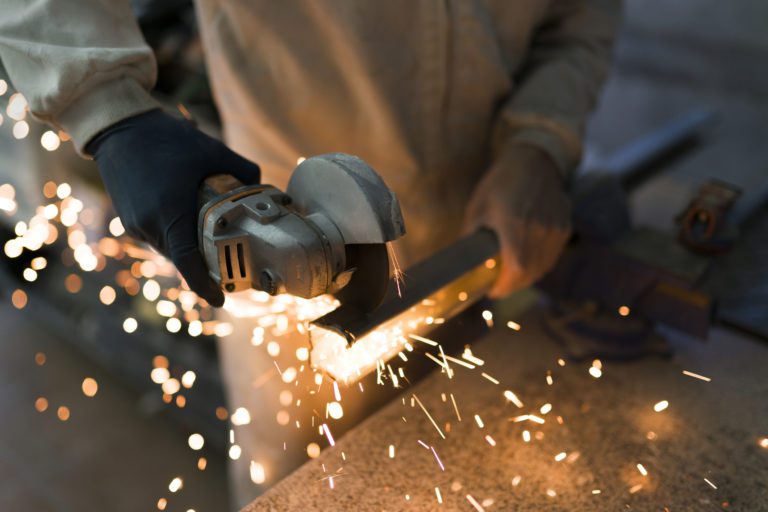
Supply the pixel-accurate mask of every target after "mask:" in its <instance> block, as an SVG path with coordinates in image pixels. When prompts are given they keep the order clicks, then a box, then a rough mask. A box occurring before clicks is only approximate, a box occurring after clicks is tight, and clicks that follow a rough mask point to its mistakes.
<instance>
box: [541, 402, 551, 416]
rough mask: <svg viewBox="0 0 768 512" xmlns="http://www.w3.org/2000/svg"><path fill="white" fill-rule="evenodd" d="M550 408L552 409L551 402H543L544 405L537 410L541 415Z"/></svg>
mask: <svg viewBox="0 0 768 512" xmlns="http://www.w3.org/2000/svg"><path fill="white" fill-rule="evenodd" d="M551 410H552V404H550V403H546V404H544V405H542V406H541V408H540V409H539V412H540V413H541V414H542V415H546V414H547V413H549V412H550V411H551Z"/></svg>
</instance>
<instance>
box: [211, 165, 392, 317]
mask: <svg viewBox="0 0 768 512" xmlns="http://www.w3.org/2000/svg"><path fill="white" fill-rule="evenodd" d="M200 203H201V207H200V214H199V221H198V228H199V237H198V238H199V244H200V251H201V253H202V254H203V256H204V258H205V261H206V264H207V266H208V269H209V275H210V276H211V278H212V279H213V280H214V281H215V282H216V283H217V284H219V285H220V286H221V287H222V288H223V289H224V290H226V291H228V292H235V291H243V290H248V289H251V288H253V289H257V290H262V291H265V292H267V293H269V294H271V295H275V294H279V293H289V294H291V295H295V296H298V297H303V298H311V297H316V296H319V295H323V294H326V293H330V294H334V295H336V296H337V298H339V300H341V301H342V302H343V303H344V302H347V303H350V304H352V305H353V306H354V305H360V306H361V307H363V308H365V309H370V308H373V307H375V306H376V305H378V303H379V302H380V300H381V298H382V297H383V294H384V292H385V291H386V285H387V282H388V280H389V261H388V259H387V257H386V254H387V251H386V243H387V242H390V241H393V240H395V239H397V238H399V237H400V236H402V235H403V234H404V233H405V226H404V223H403V218H402V213H401V212H400V206H399V203H398V202H397V198H396V197H395V195H394V194H393V193H392V191H391V190H389V188H388V187H387V186H386V185H385V184H384V182H383V180H382V179H381V178H380V177H379V175H378V174H377V173H376V172H375V171H374V170H373V169H371V168H370V167H369V166H368V165H367V164H366V163H365V162H363V161H362V160H360V159H359V158H357V157H353V156H350V155H344V154H340V153H334V154H329V155H320V156H316V157H312V158H308V159H306V160H304V161H303V162H302V163H301V164H300V165H299V166H298V167H297V168H296V170H295V171H294V173H293V175H292V176H291V180H290V182H289V184H288V188H287V189H286V191H285V192H283V191H280V190H279V189H277V188H275V187H273V186H270V185H247V186H246V185H242V184H241V183H240V182H238V181H237V180H236V179H235V178H233V177H231V176H228V175H217V176H213V177H211V178H209V179H208V180H206V182H205V184H204V185H203V186H202V188H201V193H200ZM382 255H383V257H382ZM379 290H380V291H379Z"/></svg>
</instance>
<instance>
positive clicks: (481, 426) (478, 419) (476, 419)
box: [475, 414, 485, 428]
mask: <svg viewBox="0 0 768 512" xmlns="http://www.w3.org/2000/svg"><path fill="white" fill-rule="evenodd" d="M475 423H477V426H478V427H480V428H483V427H484V426H485V424H484V423H483V419H482V418H481V417H480V415H479V414H475Z"/></svg>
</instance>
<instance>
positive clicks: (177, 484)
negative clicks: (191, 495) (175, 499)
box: [168, 476, 184, 492]
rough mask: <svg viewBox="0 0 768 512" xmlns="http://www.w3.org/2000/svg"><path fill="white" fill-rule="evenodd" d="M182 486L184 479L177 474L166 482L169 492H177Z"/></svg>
mask: <svg viewBox="0 0 768 512" xmlns="http://www.w3.org/2000/svg"><path fill="white" fill-rule="evenodd" d="M182 487H184V481H183V480H182V479H181V477H178V476H177V477H176V478H174V479H173V480H171V483H169V484H168V490H169V491H171V492H177V491H179V490H181V488H182Z"/></svg>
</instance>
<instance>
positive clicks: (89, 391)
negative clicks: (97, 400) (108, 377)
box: [81, 377, 99, 398]
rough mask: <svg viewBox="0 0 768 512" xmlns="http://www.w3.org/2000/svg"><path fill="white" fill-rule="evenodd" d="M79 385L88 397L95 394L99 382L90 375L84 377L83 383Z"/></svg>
mask: <svg viewBox="0 0 768 512" xmlns="http://www.w3.org/2000/svg"><path fill="white" fill-rule="evenodd" d="M81 387H82V389H83V394H84V395H85V396H87V397H89V398H93V397H94V396H96V393H97V392H98V391H99V384H98V383H97V382H96V380H95V379H92V378H91V377H86V378H85V379H83V384H82V386H81Z"/></svg>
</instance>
